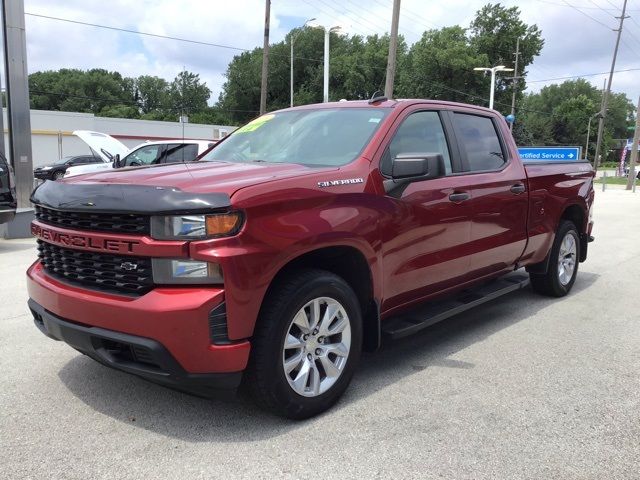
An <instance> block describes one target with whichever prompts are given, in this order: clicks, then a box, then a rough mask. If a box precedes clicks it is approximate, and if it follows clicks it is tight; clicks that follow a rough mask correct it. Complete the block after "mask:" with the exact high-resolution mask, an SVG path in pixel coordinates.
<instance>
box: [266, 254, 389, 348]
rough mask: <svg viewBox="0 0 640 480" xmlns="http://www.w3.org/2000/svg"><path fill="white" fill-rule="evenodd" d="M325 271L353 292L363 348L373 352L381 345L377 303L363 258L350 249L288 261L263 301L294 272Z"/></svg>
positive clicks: (298, 257) (372, 282) (369, 273)
mask: <svg viewBox="0 0 640 480" xmlns="http://www.w3.org/2000/svg"><path fill="white" fill-rule="evenodd" d="M305 269H319V270H325V271H328V272H331V273H334V274H335V275H338V276H339V277H340V278H342V279H343V280H344V281H345V282H347V284H348V285H349V286H350V287H351V288H352V289H353V291H354V292H355V294H356V296H357V299H358V303H359V304H360V309H361V312H362V322H363V325H362V330H363V347H364V348H365V349H366V350H369V351H371V350H375V349H376V348H378V346H379V345H380V340H381V334H380V311H379V301H378V300H377V299H376V298H375V294H374V278H373V272H372V269H371V267H370V265H369V262H368V261H367V257H366V256H365V254H364V253H363V252H362V251H361V250H360V249H358V248H356V247H354V246H352V245H332V246H323V247H319V248H316V249H313V250H309V251H306V252H304V253H301V254H299V255H298V256H296V257H294V258H292V259H289V260H288V261H287V263H285V264H284V265H283V266H282V267H281V268H280V269H279V270H278V272H277V273H276V274H275V276H274V277H273V279H272V280H271V282H270V284H269V286H268V288H267V291H266V293H265V295H264V298H263V304H264V300H265V299H266V298H268V296H269V294H270V292H271V291H272V290H273V289H274V288H277V286H278V284H279V283H280V282H281V281H282V280H284V278H286V277H287V276H288V275H290V274H291V273H293V272H295V271H299V270H305Z"/></svg>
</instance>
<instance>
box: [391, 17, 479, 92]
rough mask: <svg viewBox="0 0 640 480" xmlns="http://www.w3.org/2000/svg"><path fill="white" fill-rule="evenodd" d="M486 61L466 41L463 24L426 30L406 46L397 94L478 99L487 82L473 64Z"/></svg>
mask: <svg viewBox="0 0 640 480" xmlns="http://www.w3.org/2000/svg"><path fill="white" fill-rule="evenodd" d="M487 61H488V60H487V56H486V55H485V54H481V53H479V52H478V51H477V49H476V48H475V47H474V46H473V45H471V44H470V43H469V41H468V39H467V35H466V31H465V29H464V28H462V27H459V26H455V27H445V28H442V29H439V30H429V31H427V32H424V34H423V35H422V38H421V39H420V40H419V41H417V42H416V43H414V44H413V45H412V46H411V48H410V49H409V52H408V56H407V59H406V61H405V63H404V68H402V69H401V70H400V72H399V75H398V95H399V96H401V97H415V98H433V99H441V100H451V101H457V102H466V103H477V102H478V101H479V102H480V103H481V102H482V99H483V98H484V97H485V96H486V92H488V91H489V82H488V80H487V79H486V78H484V77H482V76H481V75H478V74H477V72H474V71H473V66H477V65H484V64H486V62H487Z"/></svg>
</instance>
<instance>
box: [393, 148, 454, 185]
mask: <svg viewBox="0 0 640 480" xmlns="http://www.w3.org/2000/svg"><path fill="white" fill-rule="evenodd" d="M445 175H446V169H445V165H444V157H443V156H442V154H441V153H401V154H398V156H396V158H394V159H393V167H392V172H391V178H393V179H394V180H404V181H415V180H428V179H430V178H438V177H443V176H445Z"/></svg>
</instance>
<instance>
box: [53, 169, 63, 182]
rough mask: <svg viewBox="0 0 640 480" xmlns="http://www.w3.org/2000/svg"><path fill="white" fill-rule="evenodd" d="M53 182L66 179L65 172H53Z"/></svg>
mask: <svg viewBox="0 0 640 480" xmlns="http://www.w3.org/2000/svg"><path fill="white" fill-rule="evenodd" d="M51 178H52V179H53V180H62V179H63V178H64V172H63V171H62V170H58V171H57V172H53V175H51Z"/></svg>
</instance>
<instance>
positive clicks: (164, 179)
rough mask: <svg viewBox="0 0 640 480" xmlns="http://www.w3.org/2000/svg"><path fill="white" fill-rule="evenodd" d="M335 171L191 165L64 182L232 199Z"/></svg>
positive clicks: (258, 165) (264, 165)
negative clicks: (249, 189) (248, 190)
mask: <svg viewBox="0 0 640 480" xmlns="http://www.w3.org/2000/svg"><path fill="white" fill-rule="evenodd" d="M331 170H337V167H328V168H326V169H325V168H322V169H319V168H310V167H305V166H303V165H298V164H284V163H281V164H267V163H226V162H193V163H178V164H172V165H154V166H150V167H134V168H123V169H117V170H110V171H108V172H101V173H95V174H88V175H81V176H79V177H73V178H70V179H65V180H64V183H66V184H85V185H87V184H94V185H96V184H119V185H140V186H153V187H171V188H176V189H179V190H182V191H185V192H193V193H210V192H218V193H225V194H227V195H229V197H231V196H232V195H233V194H234V193H235V192H237V191H238V190H240V189H241V188H244V187H247V186H251V185H257V184H260V183H265V182H269V181H272V180H280V179H283V178H290V177H299V176H304V175H312V174H316V173H318V172H320V171H331Z"/></svg>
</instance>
